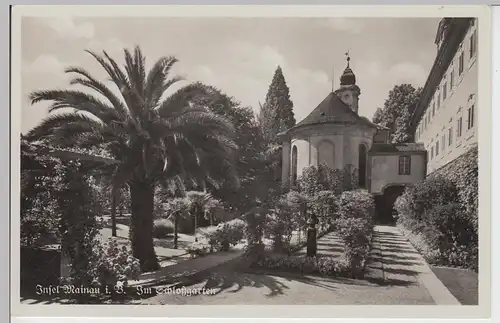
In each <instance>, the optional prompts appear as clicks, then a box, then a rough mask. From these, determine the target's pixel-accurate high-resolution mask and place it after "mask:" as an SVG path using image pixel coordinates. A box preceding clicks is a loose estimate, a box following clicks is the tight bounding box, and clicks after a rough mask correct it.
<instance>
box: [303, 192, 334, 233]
mask: <svg viewBox="0 0 500 323" xmlns="http://www.w3.org/2000/svg"><path fill="white" fill-rule="evenodd" d="M337 206H338V196H337V195H336V194H335V192H334V191H321V192H318V193H317V194H316V195H315V196H314V197H313V198H312V201H311V203H310V210H311V212H312V213H314V214H315V215H316V216H317V218H318V221H319V227H320V229H321V230H322V231H327V230H329V229H330V228H331V226H332V225H333V223H334V221H335V220H336V218H337V216H338V209H337Z"/></svg>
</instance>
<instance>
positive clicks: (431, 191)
mask: <svg viewBox="0 0 500 323" xmlns="http://www.w3.org/2000/svg"><path fill="white" fill-rule="evenodd" d="M456 202H458V190H457V187H456V186H455V185H454V183H453V182H452V181H450V180H448V179H447V178H445V177H442V176H435V177H432V178H428V179H426V180H424V181H421V182H418V183H415V184H414V185H411V186H408V187H407V188H406V189H405V191H404V193H403V194H402V195H401V196H400V197H398V199H397V200H396V202H395V204H394V209H395V210H396V211H397V212H398V220H397V221H398V223H399V224H401V225H402V226H404V227H405V228H407V229H409V230H411V231H413V232H417V231H420V230H423V229H424V227H425V224H424V218H423V217H424V214H425V213H426V212H427V211H429V210H430V209H432V208H433V207H434V206H437V205H445V204H449V203H456Z"/></svg>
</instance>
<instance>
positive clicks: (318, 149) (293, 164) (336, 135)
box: [280, 57, 427, 221]
mask: <svg viewBox="0 0 500 323" xmlns="http://www.w3.org/2000/svg"><path fill="white" fill-rule="evenodd" d="M360 95H361V89H360V88H359V86H358V85H356V76H355V74H354V72H353V70H352V69H351V67H350V58H349V57H348V58H347V67H346V68H345V70H344V72H343V74H342V76H341V77H340V87H339V88H338V89H337V90H334V91H332V92H331V93H329V94H328V95H327V96H326V98H325V99H324V100H323V101H322V102H321V103H320V104H319V105H318V106H317V107H316V108H315V109H314V110H313V111H312V112H311V113H310V114H309V115H308V116H307V117H305V118H304V119H303V120H302V121H300V122H299V123H297V124H296V125H295V126H294V127H292V128H290V129H288V130H287V131H285V132H283V133H281V134H280V137H281V140H282V143H283V146H282V147H283V149H282V154H283V155H282V157H283V160H282V181H283V184H286V185H291V186H292V187H293V186H294V185H296V181H297V179H298V178H299V177H300V176H301V174H302V172H303V170H304V169H305V168H307V167H309V166H318V165H320V164H326V165H327V166H329V167H330V168H334V169H341V170H342V169H346V168H348V169H349V168H350V169H351V170H353V171H355V172H358V176H357V177H358V181H359V183H358V184H359V186H360V187H361V188H365V189H367V190H368V191H369V192H370V193H372V194H374V195H375V202H376V205H377V213H378V216H379V220H384V219H385V220H388V221H389V220H390V218H391V213H392V211H391V210H392V207H393V204H394V201H395V199H396V198H397V196H399V195H400V194H401V192H402V190H403V189H404V187H405V186H406V185H409V184H413V183H415V182H417V181H421V180H423V179H424V178H425V176H426V164H427V158H426V150H425V148H424V146H423V145H422V144H418V143H406V144H392V143H390V131H389V129H388V128H386V127H382V126H380V125H377V124H374V123H372V122H371V121H370V120H368V119H367V118H366V117H362V116H360V115H359V113H358V112H359V109H360V104H359V98H360Z"/></svg>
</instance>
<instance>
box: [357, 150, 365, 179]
mask: <svg viewBox="0 0 500 323" xmlns="http://www.w3.org/2000/svg"><path fill="white" fill-rule="evenodd" d="M358 150H359V153H358V184H359V187H361V188H366V145H365V144H360V145H359V149H358Z"/></svg>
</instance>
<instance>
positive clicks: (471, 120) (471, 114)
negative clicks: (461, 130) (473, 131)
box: [467, 105, 474, 130]
mask: <svg viewBox="0 0 500 323" xmlns="http://www.w3.org/2000/svg"><path fill="white" fill-rule="evenodd" d="M472 127H474V105H472V106H471V107H470V108H469V119H468V120H467V130H469V129H470V128H472Z"/></svg>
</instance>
